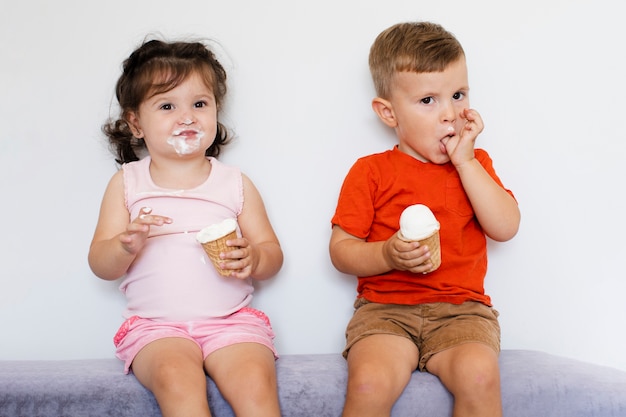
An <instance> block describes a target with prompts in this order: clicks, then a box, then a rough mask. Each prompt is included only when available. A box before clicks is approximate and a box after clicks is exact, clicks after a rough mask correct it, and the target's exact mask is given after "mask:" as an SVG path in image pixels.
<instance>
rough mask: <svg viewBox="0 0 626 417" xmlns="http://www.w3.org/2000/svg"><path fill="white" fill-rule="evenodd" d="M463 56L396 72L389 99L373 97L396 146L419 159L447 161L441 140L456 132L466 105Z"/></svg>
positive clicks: (424, 160) (467, 100)
mask: <svg viewBox="0 0 626 417" xmlns="http://www.w3.org/2000/svg"><path fill="white" fill-rule="evenodd" d="M468 93H469V85H468V80H467V67H466V65H465V59H464V58H461V59H459V60H457V61H455V62H453V63H451V64H450V65H448V66H447V67H446V68H445V69H444V70H443V71H441V72H426V73H414V72H401V73H398V74H396V77H395V80H394V84H393V88H392V91H391V97H390V98H389V100H383V99H380V98H377V99H375V100H374V103H373V106H374V108H375V109H376V106H377V104H376V102H377V101H379V102H380V103H383V104H384V106H383V107H384V110H385V112H383V113H382V115H381V113H380V112H378V111H377V113H378V114H379V116H380V117H381V119H383V121H384V122H385V123H386V124H387V125H389V126H391V127H393V128H394V129H395V131H396V134H397V136H398V143H399V144H398V148H399V149H400V150H401V151H402V152H404V153H406V154H409V155H411V156H413V157H414V158H416V159H418V160H420V161H422V162H433V163H436V164H444V163H446V162H449V161H450V158H449V156H448V153H447V152H446V148H445V146H444V143H445V142H446V141H447V139H448V138H449V137H451V136H453V135H458V134H459V132H460V129H462V126H463V124H464V120H462V119H461V118H460V114H461V112H462V111H463V109H465V108H469V96H468Z"/></svg>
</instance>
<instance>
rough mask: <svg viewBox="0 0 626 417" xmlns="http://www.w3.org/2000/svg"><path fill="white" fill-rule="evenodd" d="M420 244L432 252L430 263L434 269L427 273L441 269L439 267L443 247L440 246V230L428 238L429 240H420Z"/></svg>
mask: <svg viewBox="0 0 626 417" xmlns="http://www.w3.org/2000/svg"><path fill="white" fill-rule="evenodd" d="M419 242H420V246H424V245H426V246H428V250H429V251H430V262H431V263H432V264H433V267H432V268H430V270H429V271H426V272H433V271H434V270H435V269H437V268H439V265H441V246H440V244H439V230H437V231H435V233H433V234H432V235H430V236H428V237H427V238H424V239H422V240H420V241H419Z"/></svg>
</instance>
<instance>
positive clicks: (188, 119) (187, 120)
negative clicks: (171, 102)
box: [180, 117, 193, 126]
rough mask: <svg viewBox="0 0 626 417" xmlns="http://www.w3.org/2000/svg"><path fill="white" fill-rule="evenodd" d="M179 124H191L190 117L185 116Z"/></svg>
mask: <svg viewBox="0 0 626 417" xmlns="http://www.w3.org/2000/svg"><path fill="white" fill-rule="evenodd" d="M180 124H183V125H185V126H189V125H192V124H193V120H192V119H190V118H188V117H185V118H183V119H182V120H181V121H180Z"/></svg>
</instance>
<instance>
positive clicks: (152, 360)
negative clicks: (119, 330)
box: [132, 337, 211, 417]
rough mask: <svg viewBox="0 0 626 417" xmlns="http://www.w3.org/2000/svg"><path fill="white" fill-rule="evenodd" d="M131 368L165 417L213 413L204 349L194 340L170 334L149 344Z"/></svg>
mask: <svg viewBox="0 0 626 417" xmlns="http://www.w3.org/2000/svg"><path fill="white" fill-rule="evenodd" d="M132 369H133V373H134V374H135V376H136V377H137V379H138V380H139V382H141V383H142V384H143V385H144V386H145V387H146V388H148V389H149V390H150V391H152V393H153V394H154V396H155V398H156V400H157V403H158V404H159V407H160V409H161V414H163V417H176V416H181V417H183V416H184V417H187V416H198V417H210V416H211V412H210V411H209V404H208V399H207V388H206V374H205V373H204V368H203V366H202V352H201V350H200V348H199V347H198V345H196V344H195V343H193V342H192V341H190V340H187V339H182V338H175V337H171V338H166V339H159V340H156V341H154V342H152V343H149V344H148V345H146V346H145V347H144V348H143V349H142V350H141V351H139V353H138V354H137V356H136V357H135V359H134V360H133V364H132Z"/></svg>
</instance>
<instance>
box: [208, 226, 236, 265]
mask: <svg viewBox="0 0 626 417" xmlns="http://www.w3.org/2000/svg"><path fill="white" fill-rule="evenodd" d="M232 239H237V231H236V230H233V231H232V232H230V233H229V234H227V235H225V236H222V237H220V238H218V239H215V240H211V241H209V242H204V243H203V244H202V247H203V248H204V251H205V252H206V254H207V255H208V257H209V259H210V260H211V262H212V263H213V266H214V267H215V269H216V270H217V272H219V274H220V275H222V276H228V275H230V273H231V271H230V270H227V271H225V270H223V269H222V268H220V263H221V262H222V260H221V259H220V253H222V252H229V251H231V250H234V249H237V247H236V246H226V241H227V240H232Z"/></svg>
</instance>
